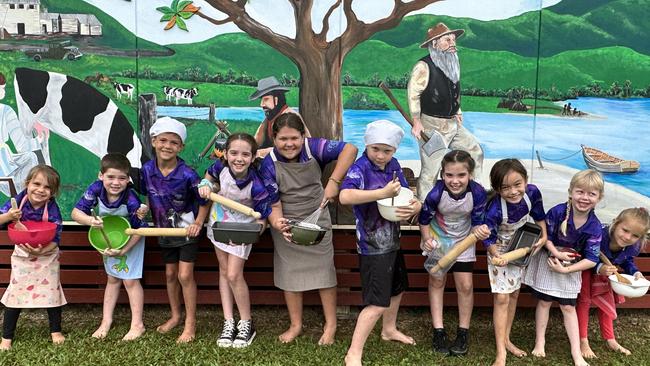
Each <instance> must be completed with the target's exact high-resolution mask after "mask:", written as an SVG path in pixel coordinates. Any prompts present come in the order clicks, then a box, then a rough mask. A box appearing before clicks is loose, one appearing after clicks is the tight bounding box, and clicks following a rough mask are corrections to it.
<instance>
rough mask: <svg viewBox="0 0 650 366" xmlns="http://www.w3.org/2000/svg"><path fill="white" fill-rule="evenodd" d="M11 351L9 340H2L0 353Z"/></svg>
mask: <svg viewBox="0 0 650 366" xmlns="http://www.w3.org/2000/svg"><path fill="white" fill-rule="evenodd" d="M10 349H11V339H6V338H2V341H1V342H0V351H9V350H10Z"/></svg>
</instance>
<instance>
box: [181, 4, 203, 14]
mask: <svg viewBox="0 0 650 366" xmlns="http://www.w3.org/2000/svg"><path fill="white" fill-rule="evenodd" d="M199 9H201V7H196V6H194V5H192V4H187V6H185V7H184V8H183V10H181V11H189V12H192V13H196V12H197V11H199Z"/></svg>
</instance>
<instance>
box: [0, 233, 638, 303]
mask: <svg viewBox="0 0 650 366" xmlns="http://www.w3.org/2000/svg"><path fill="white" fill-rule="evenodd" d="M87 229H88V228H87V227H81V226H66V227H65V229H64V231H63V234H62V237H61V259H60V260H61V282H62V284H63V288H64V292H65V295H66V298H67V299H68V302H69V303H94V304H100V303H102V297H103V293H104V285H105V284H106V273H105V272H104V267H103V264H102V260H101V256H100V255H99V253H98V252H97V251H95V249H93V248H92V247H91V246H90V244H89V243H88V236H87V231H88V230H87ZM355 243H356V237H355V233H354V230H353V229H350V228H349V227H347V226H346V227H345V228H343V229H338V228H337V229H335V230H334V248H335V254H334V262H335V265H336V268H337V272H338V273H337V278H338V286H339V290H338V304H339V305H359V304H361V280H360V278H359V273H358V258H357V254H356V244H355ZM419 243H420V235H419V231H417V230H413V228H410V229H405V230H403V231H402V240H401V244H402V249H403V251H404V255H405V259H406V266H407V268H408V272H409V274H408V276H409V284H410V287H409V290H408V291H407V292H406V293H405V295H404V297H403V299H402V304H403V305H405V306H428V305H429V302H428V298H427V282H428V277H427V276H428V275H427V274H426V273H425V271H424V268H423V263H424V257H423V256H422V255H421V254H420V253H421V251H420V247H419ZM12 251H13V245H12V244H10V241H9V238H8V237H7V232H6V231H0V292H4V289H5V288H6V286H7V283H8V282H9V276H10V271H11V267H10V260H11V258H10V257H11V253H12ZM477 251H478V256H477V257H478V261H477V263H476V266H475V271H474V293H475V295H474V296H475V305H476V306H480V307H491V306H492V294H491V293H490V284H489V279H488V274H487V265H486V256H485V250H483V248H482V247H481V245H480V244H479V245H478V246H477ZM637 264H638V266H639V268H640V269H641V271H642V272H644V273H648V272H650V255H649V254H648V253H644V254H642V255H641V256H640V257H639V258H637ZM195 276H196V281H197V284H198V303H199V304H216V303H219V301H220V299H219V291H218V282H219V279H218V277H219V269H218V265H217V258H216V256H215V254H214V249H213V246H212V244H211V243H210V241H209V240H208V239H207V238H206V237H205V235H203V237H202V239H201V243H200V251H199V255H198V258H197V261H196V267H195ZM244 276H245V278H246V280H247V282H248V285H249V288H250V292H251V302H252V303H253V304H265V305H280V304H284V297H283V294H282V291H281V290H279V289H277V288H276V287H274V286H273V246H272V240H271V236H270V235H269V233H268V231H267V232H266V233H265V234H264V235H263V236H262V239H261V241H260V243H259V244H256V245H255V246H254V248H253V251H252V253H251V255H250V258H249V260H248V261H247V262H246V268H245V270H244ZM142 285H143V287H144V294H145V303H147V304H165V303H167V302H168V300H167V292H166V290H165V267H164V264H163V262H162V259H161V256H160V248H159V247H158V245H157V243H156V238H147V242H146V254H145V267H144V275H143V278H142ZM119 302H121V303H126V302H128V300H127V297H126V293H125V292H124V290H122V294H121V296H120V298H119ZM304 302H305V304H310V305H316V304H319V303H320V302H319V298H318V294H317V292H315V291H311V292H308V293H306V294H305V298H304ZM445 304H446V305H451V306H453V305H455V304H456V293H455V291H454V283H453V280H452V279H451V276H449V279H448V281H447V292H446V294H445ZM534 304H535V301H534V299H533V298H532V297H531V296H530V294H529V293H528V291H527V290H526V289H524V290H522V295H521V297H520V300H519V305H520V306H523V307H530V306H534ZM621 307H624V308H649V307H650V295H646V296H644V297H641V298H638V299H628V300H627V301H626V302H625V303H624V304H622V305H621Z"/></svg>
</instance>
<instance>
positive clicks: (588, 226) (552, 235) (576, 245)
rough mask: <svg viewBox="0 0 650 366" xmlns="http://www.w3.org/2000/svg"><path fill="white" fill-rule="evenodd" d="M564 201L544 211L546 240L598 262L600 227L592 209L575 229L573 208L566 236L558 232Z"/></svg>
mask: <svg viewBox="0 0 650 366" xmlns="http://www.w3.org/2000/svg"><path fill="white" fill-rule="evenodd" d="M566 205H567V204H566V202H565V203H560V204H559V205H557V206H555V207H553V208H551V209H550V210H548V212H547V213H546V230H547V232H548V240H550V241H551V242H553V244H554V245H555V246H556V247H567V248H573V249H575V250H577V251H578V252H579V253H580V254H582V257H583V258H584V259H589V260H590V261H592V262H594V263H598V254H599V253H600V241H601V239H602V236H603V235H602V228H601V226H602V225H601V224H600V221H599V220H598V218H597V217H596V214H595V213H594V210H591V212H589V217H588V218H587V222H585V223H584V225H582V226H581V227H580V228H578V229H576V227H575V225H574V224H573V210H571V213H570V214H569V221H568V223H567V230H566V236H565V235H562V233H561V232H560V225H561V224H562V221H564V218H565V217H566Z"/></svg>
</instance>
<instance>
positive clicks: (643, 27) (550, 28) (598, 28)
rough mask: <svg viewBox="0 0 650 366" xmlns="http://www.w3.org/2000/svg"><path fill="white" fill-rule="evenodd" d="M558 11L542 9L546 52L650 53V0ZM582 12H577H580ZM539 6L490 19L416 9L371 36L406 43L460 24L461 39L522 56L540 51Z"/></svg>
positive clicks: (543, 50) (463, 42)
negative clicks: (622, 49)
mask: <svg viewBox="0 0 650 366" xmlns="http://www.w3.org/2000/svg"><path fill="white" fill-rule="evenodd" d="M564 3H567V4H569V3H571V4H578V3H580V4H586V5H584V6H577V5H575V6H574V7H572V6H569V5H564V7H560V8H559V10H558V12H555V11H554V10H553V9H554V8H553V7H551V8H548V9H544V11H543V12H542V17H541V25H542V42H541V48H540V54H541V55H542V56H545V57H548V56H553V55H556V54H558V53H561V52H565V51H569V50H576V49H593V48H600V47H612V46H624V47H628V48H631V49H633V50H636V51H637V52H639V53H643V54H650V42H646V40H647V39H650V29H648V27H647V19H650V0H617V1H608V2H604V1H597V2H587V1H567V0H565V1H562V2H561V3H559V4H557V5H556V6H558V5H561V4H564ZM576 14H578V15H576ZM539 15H540V14H539V12H537V11H532V12H528V13H525V14H522V15H520V16H517V17H513V18H509V19H504V20H496V21H490V22H484V21H478V20H474V19H468V18H451V17H447V16H435V15H415V16H409V17H407V18H405V19H404V20H403V21H402V22H401V23H400V25H399V26H397V27H396V28H394V29H392V30H388V31H384V32H381V33H378V34H376V35H375V36H374V37H373V39H375V40H380V41H383V42H386V43H388V44H390V45H393V46H396V47H406V46H410V45H413V44H419V43H421V42H422V41H424V35H425V34H426V30H427V29H428V28H429V27H431V26H432V25H434V24H436V23H438V22H444V23H445V24H447V25H448V26H449V27H450V28H462V29H465V31H466V33H465V35H464V36H463V38H462V40H461V42H460V44H461V45H462V46H465V47H469V48H474V49H478V50H486V51H510V52H513V53H516V54H520V55H523V56H533V57H534V56H537V39H538V31H539V24H540V16H539Z"/></svg>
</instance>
